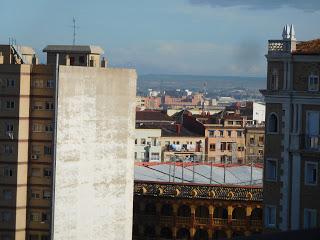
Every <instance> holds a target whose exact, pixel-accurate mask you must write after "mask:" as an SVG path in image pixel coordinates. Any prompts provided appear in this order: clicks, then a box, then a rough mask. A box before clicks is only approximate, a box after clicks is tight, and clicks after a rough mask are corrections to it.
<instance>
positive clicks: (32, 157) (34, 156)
mask: <svg viewBox="0 0 320 240" xmlns="http://www.w3.org/2000/svg"><path fill="white" fill-rule="evenodd" d="M38 158H39V156H38V155H36V154H34V155H31V159H33V160H37V159H38Z"/></svg>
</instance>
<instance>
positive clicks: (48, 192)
mask: <svg viewBox="0 0 320 240" xmlns="http://www.w3.org/2000/svg"><path fill="white" fill-rule="evenodd" d="M43 199H46V200H49V199H51V192H50V191H47V190H45V191H43Z"/></svg>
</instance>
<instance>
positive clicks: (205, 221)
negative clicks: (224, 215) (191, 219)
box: [196, 217, 210, 225]
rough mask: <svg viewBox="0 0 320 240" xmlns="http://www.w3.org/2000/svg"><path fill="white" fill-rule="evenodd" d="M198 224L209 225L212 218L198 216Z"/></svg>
mask: <svg viewBox="0 0 320 240" xmlns="http://www.w3.org/2000/svg"><path fill="white" fill-rule="evenodd" d="M196 224H200V225H208V224H210V218H204V217H196Z"/></svg>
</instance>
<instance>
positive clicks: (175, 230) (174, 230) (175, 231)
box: [171, 226, 178, 240]
mask: <svg viewBox="0 0 320 240" xmlns="http://www.w3.org/2000/svg"><path fill="white" fill-rule="evenodd" d="M171 231H172V240H176V239H177V232H178V229H177V227H176V226H174V227H172V229H171Z"/></svg>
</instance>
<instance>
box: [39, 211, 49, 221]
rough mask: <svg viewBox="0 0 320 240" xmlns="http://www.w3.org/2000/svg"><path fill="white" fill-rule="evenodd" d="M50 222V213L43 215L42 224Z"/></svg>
mask: <svg viewBox="0 0 320 240" xmlns="http://www.w3.org/2000/svg"><path fill="white" fill-rule="evenodd" d="M49 220H50V217H49V214H48V213H42V214H41V222H48V221H49Z"/></svg>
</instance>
